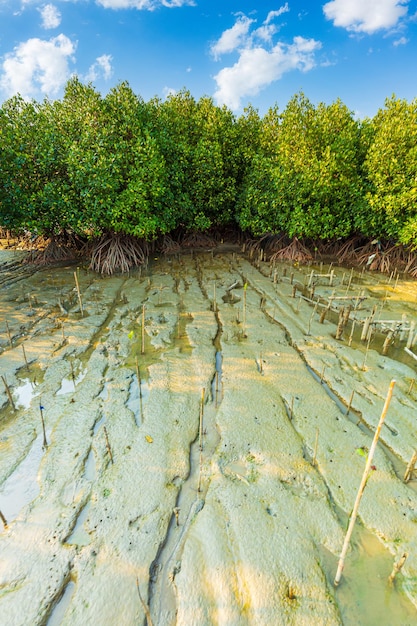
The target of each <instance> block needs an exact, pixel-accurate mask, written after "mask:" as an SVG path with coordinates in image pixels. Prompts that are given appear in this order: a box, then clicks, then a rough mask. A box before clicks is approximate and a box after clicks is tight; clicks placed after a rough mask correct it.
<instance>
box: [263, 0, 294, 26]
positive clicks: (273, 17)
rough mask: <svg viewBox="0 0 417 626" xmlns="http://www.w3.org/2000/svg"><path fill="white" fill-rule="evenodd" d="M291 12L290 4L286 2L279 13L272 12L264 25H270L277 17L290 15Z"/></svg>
mask: <svg viewBox="0 0 417 626" xmlns="http://www.w3.org/2000/svg"><path fill="white" fill-rule="evenodd" d="M289 10H290V9H289V6H288V2H286V3H285V4H284V6H282V7H280V8H279V9H278V11H270V12H269V13H268V15H267V17H266V20H265V22H264V24H269V22H272V20H274V19H275V18H276V17H279V16H280V15H282V14H283V13H288V11H289Z"/></svg>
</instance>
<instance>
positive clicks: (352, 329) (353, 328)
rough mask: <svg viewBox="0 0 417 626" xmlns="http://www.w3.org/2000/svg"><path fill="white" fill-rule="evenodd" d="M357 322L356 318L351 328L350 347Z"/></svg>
mask: <svg viewBox="0 0 417 626" xmlns="http://www.w3.org/2000/svg"><path fill="white" fill-rule="evenodd" d="M355 324H356V320H353V322H352V328H351V329H350V335H349V341H348V346H349V347H350V346H351V345H352V339H353V332H354V330H355Z"/></svg>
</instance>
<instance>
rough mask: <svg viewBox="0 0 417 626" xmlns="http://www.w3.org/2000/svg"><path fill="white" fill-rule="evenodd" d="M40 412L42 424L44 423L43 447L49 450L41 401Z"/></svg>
mask: <svg viewBox="0 0 417 626" xmlns="http://www.w3.org/2000/svg"><path fill="white" fill-rule="evenodd" d="M39 412H40V414H41V422H42V432H43V447H44V448H47V447H48V441H47V439H46V430H45V420H44V418H43V406H42V402H41V400H40V399H39Z"/></svg>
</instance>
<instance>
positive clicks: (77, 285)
mask: <svg viewBox="0 0 417 626" xmlns="http://www.w3.org/2000/svg"><path fill="white" fill-rule="evenodd" d="M74 280H75V286H76V287H77V295H78V302H79V304H80V311H81V317H84V309H83V301H82V299H81V291H80V285H79V284H78V276H77V272H74Z"/></svg>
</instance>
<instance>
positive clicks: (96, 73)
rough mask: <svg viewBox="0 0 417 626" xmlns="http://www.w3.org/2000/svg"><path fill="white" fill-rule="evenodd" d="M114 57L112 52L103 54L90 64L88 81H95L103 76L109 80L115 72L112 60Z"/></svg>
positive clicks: (86, 76)
mask: <svg viewBox="0 0 417 626" xmlns="http://www.w3.org/2000/svg"><path fill="white" fill-rule="evenodd" d="M112 60H113V57H112V56H111V54H102V55H101V56H100V57H97V59H96V60H95V62H94V63H93V64H92V65H91V66H90V69H89V70H88V72H87V74H86V75H85V81H86V82H88V83H89V82H92V83H93V82H95V81H96V80H97V79H99V78H101V77H103V78H104V80H108V79H109V78H110V77H111V75H112V74H113V68H112V64H111V62H112Z"/></svg>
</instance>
